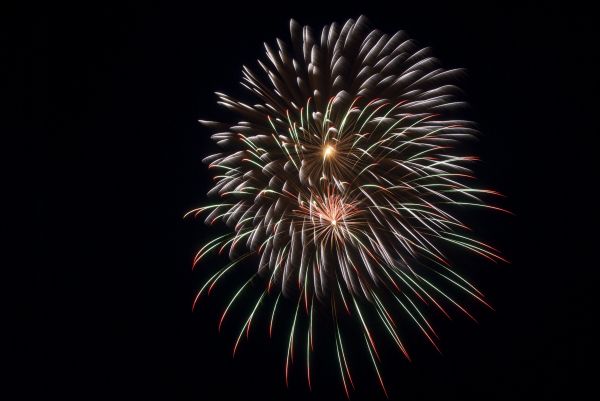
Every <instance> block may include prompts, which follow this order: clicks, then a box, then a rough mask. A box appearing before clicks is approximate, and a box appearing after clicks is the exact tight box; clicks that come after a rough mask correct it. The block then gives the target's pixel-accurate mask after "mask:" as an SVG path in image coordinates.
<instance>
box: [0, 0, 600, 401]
mask: <svg viewBox="0 0 600 401" xmlns="http://www.w3.org/2000/svg"><path fill="white" fill-rule="evenodd" d="M146 3H150V2H141V3H140V4H132V3H129V4H127V5H125V3H124V2H123V3H122V4H118V5H112V6H111V5H107V4H106V3H104V2H98V3H97V5H95V6H92V5H86V6H81V5H80V6H75V7H67V6H56V7H55V6H54V5H53V6H48V5H47V6H45V7H42V8H35V7H31V8H27V7H23V8H22V9H20V10H15V11H17V14H15V15H19V17H21V18H22V21H23V23H17V24H15V25H16V26H15V28H16V30H15V32H16V33H15V35H14V37H15V38H17V39H18V41H19V45H18V49H17V52H16V54H15V56H14V57H13V58H11V60H13V61H15V66H16V68H15V70H14V74H13V75H11V76H10V77H9V78H10V81H11V83H10V85H11V87H12V85H13V84H14V88H17V89H18V92H19V93H20V94H19V95H18V96H17V97H16V98H15V99H16V101H15V102H13V103H14V104H16V106H17V110H18V114H19V117H24V118H25V120H26V123H25V124H23V125H21V126H19V127H18V128H16V130H15V131H14V132H16V133H17V134H19V135H21V134H22V135H23V138H25V141H24V142H25V143H26V147H27V150H28V159H27V160H29V158H30V159H31V161H30V162H29V161H28V162H27V163H23V165H24V166H25V167H23V173H24V174H26V175H27V177H28V178H27V181H26V182H27V183H28V184H27V188H28V189H30V190H31V189H32V188H33V192H34V195H33V196H32V197H31V198H30V199H31V200H32V205H31V208H30V210H29V213H28V216H29V219H30V220H31V223H30V224H29V223H28V224H29V225H28V226H27V228H26V229H24V232H26V234H25V235H26V236H27V242H28V243H29V244H30V245H29V246H28V250H27V251H26V252H27V253H24V254H23V255H22V259H27V260H28V262H30V263H32V266H33V267H30V268H27V269H26V272H27V273H26V275H27V278H26V280H27V284H26V288H25V290H23V291H21V294H20V295H19V298H18V299H19V300H20V301H22V302H20V303H19V308H18V309H19V312H18V313H17V316H18V323H17V325H16V326H15V327H16V328H17V329H23V330H22V332H21V330H19V332H20V334H18V335H16V334H15V341H16V342H15V345H14V346H13V347H11V348H12V349H13V350H14V351H15V353H14V354H15V356H16V358H14V362H11V365H12V369H11V371H12V374H13V375H14V376H15V379H14V380H11V381H12V382H13V383H15V384H16V385H17V386H18V388H19V394H20V395H21V396H22V398H24V399H28V398H34V397H38V399H40V398H39V397H44V398H49V397H50V396H54V395H56V396H63V397H76V398H78V399H90V398H95V397H100V398H103V399H153V398H160V399H169V400H180V399H181V400H242V399H243V400H258V399H264V400H288V399H290V400H320V399H331V400H336V399H340V400H341V399H345V397H344V393H343V388H342V386H341V383H340V379H339V372H338V366H337V360H336V359H335V355H334V347H333V346H332V345H331V344H328V342H327V340H326V339H323V340H319V341H322V347H321V348H320V350H319V351H320V353H319V355H320V356H319V357H318V358H317V360H316V364H317V365H316V366H317V367H316V369H317V372H318V374H317V376H316V377H315V378H314V386H313V391H312V392H309V391H308V389H307V386H306V381H305V375H304V371H303V365H302V364H298V367H297V368H295V369H294V370H293V371H292V374H293V375H292V380H291V383H290V388H289V389H286V388H285V382H284V374H283V367H284V358H285V350H286V349H285V347H286V344H285V342H286V340H287V336H286V334H285V333H284V332H283V331H281V332H280V333H279V334H280V336H279V337H277V338H275V339H274V340H272V341H268V338H267V330H266V322H265V321H264V320H262V321H259V322H257V324H255V325H253V331H252V333H251V336H250V340H249V341H244V342H243V343H242V345H241V348H240V352H239V354H238V355H237V356H236V358H235V359H232V357H231V349H232V346H233V343H234V341H235V337H236V336H237V333H238V330H239V329H238V327H239V325H238V322H239V320H240V319H241V317H242V316H243V315H242V314H240V315H239V316H238V315H236V314H235V313H234V315H233V316H232V319H231V321H230V322H229V323H228V324H227V325H225V327H224V330H223V331H222V333H221V334H219V333H218V332H217V322H218V318H219V316H220V312H221V311H222V309H223V307H224V303H225V302H226V300H228V299H229V296H230V295H231V292H232V290H233V289H234V288H235V287H234V283H233V282H229V283H227V282H226V281H225V282H224V285H223V286H222V289H221V291H220V292H216V293H215V295H214V296H212V297H211V298H208V300H207V301H206V302H203V303H202V304H201V306H200V308H199V309H198V310H197V311H196V312H194V313H192V312H191V303H192V299H193V297H194V295H195V293H194V291H195V290H197V288H198V286H199V285H200V284H201V283H202V278H204V277H207V276H206V274H207V272H208V271H214V269H216V268H218V267H220V266H221V265H222V264H223V262H224V260H225V259H223V260H218V259H213V260H212V261H213V262H214V263H213V265H209V266H203V267H201V268H200V269H199V270H200V271H199V272H195V273H192V272H191V260H192V257H193V255H194V251H195V250H196V249H197V248H198V247H199V246H200V245H201V244H203V243H204V242H205V240H206V239H207V238H210V237H212V236H214V234H215V232H219V230H220V229H219V228H218V227H217V228H215V229H214V230H213V228H210V227H207V226H205V225H204V224H203V222H202V220H201V219H198V220H196V221H194V220H183V219H182V216H183V214H184V213H185V212H186V211H188V210H189V209H191V208H193V207H196V206H198V205H200V204H202V203H203V202H205V201H206V192H207V191H208V189H209V184H210V183H211V179H210V176H209V174H208V170H207V168H206V166H205V165H203V164H202V162H201V159H202V158H203V157H204V156H207V155H208V154H210V153H211V152H212V151H213V150H215V149H216V147H215V145H213V144H212V142H211V141H210V138H209V136H210V132H209V131H208V130H206V129H205V128H203V127H202V126H201V125H200V124H198V122H197V120H198V119H201V118H202V119H216V120H218V119H227V118H231V117H228V116H229V115H228V114H227V113H226V112H224V111H223V110H222V108H220V107H218V106H217V105H216V96H215V95H214V92H215V91H222V92H226V93H228V94H231V95H234V96H236V97H239V98H242V99H247V100H249V99H250V97H249V96H248V93H247V92H245V91H244V89H243V88H242V87H241V86H240V85H239V83H238V82H239V80H240V78H241V66H242V65H248V66H251V67H255V66H256V64H255V59H256V58H257V57H259V56H262V54H263V47H262V43H263V42H265V41H267V42H272V41H273V40H274V39H275V38H276V37H279V38H281V39H283V40H288V38H289V33H288V32H289V31H288V23H289V22H288V21H289V18H291V17H293V18H295V19H296V20H298V21H299V22H300V23H302V24H307V25H311V26H312V27H313V28H318V29H320V28H321V27H322V26H323V25H324V24H327V23H330V22H332V21H338V22H343V21H345V20H346V19H348V18H356V17H358V16H359V15H360V14H365V15H366V16H367V17H368V18H369V20H370V22H371V25H372V27H374V28H378V29H380V30H382V31H385V32H388V33H393V32H395V31H397V30H404V31H406V32H407V33H408V35H409V36H410V37H411V38H413V39H415V40H416V41H418V42H419V44H421V45H423V46H431V47H432V48H433V51H434V55H435V56H436V57H438V58H439V59H440V60H441V61H442V63H443V65H444V67H447V68H454V67H465V68H466V70H467V75H466V78H465V79H464V80H463V81H462V82H460V85H461V86H462V87H463V88H464V89H465V92H466V99H467V101H468V102H469V103H470V105H471V110H470V112H469V113H470V115H469V116H470V117H471V118H473V119H474V120H475V121H477V122H478V124H479V128H480V130H481V132H482V135H481V137H480V138H479V140H478V141H477V142H473V143H469V144H467V145H466V146H467V148H469V149H471V150H473V151H474V152H476V153H477V154H479V155H480V156H481V158H482V161H481V162H480V163H477V164H476V165H475V166H474V168H475V171H476V173H477V175H478V176H479V177H480V179H481V182H482V183H483V185H485V186H487V187H493V188H495V189H497V190H499V191H500V192H502V193H503V194H505V195H506V198H505V199H502V200H501V201H500V203H501V205H502V206H503V207H506V208H508V209H510V210H511V211H512V212H514V213H515V216H508V215H504V214H497V213H492V212H489V213H482V214H476V215H473V216H467V219H470V220H471V221H473V222H474V223H475V224H474V225H475V226H476V227H477V228H478V230H477V232H478V235H479V237H480V238H483V239H485V240H488V241H490V242H491V243H493V244H494V245H495V246H497V247H498V248H499V249H501V250H502V251H503V254H504V255H505V256H506V257H507V258H508V259H509V260H510V261H511V263H510V264H493V263H487V262H486V261H485V260H483V259H478V258H468V259H465V261H464V262H463V261H462V260H460V262H461V263H464V264H468V266H465V270H467V271H468V272H469V274H470V277H471V278H473V279H474V280H475V281H476V282H477V283H478V284H479V287H480V288H481V289H482V290H483V291H484V292H485V293H486V294H487V295H488V297H489V299H490V301H491V302H492V304H493V305H494V308H495V309H496V310H495V311H489V310H485V309H476V315H477V317H478V320H479V324H476V323H474V322H472V321H469V320H467V319H466V318H463V317H461V316H459V315H458V314H456V315H455V316H456V318H455V319H454V320H453V321H452V322H447V321H445V320H444V319H443V318H441V317H440V316H437V317H436V318H435V319H434V321H435V323H436V327H438V328H439V331H440V332H441V334H442V340H441V348H442V352H443V355H440V354H438V353H437V352H436V351H435V350H434V349H432V348H431V347H428V346H427V343H426V342H424V341H423V340H422V339H421V338H420V337H418V336H414V338H412V337H411V335H410V334H409V335H408V338H409V339H410V340H411V341H410V342H409V343H408V345H409V349H410V351H411V352H412V356H413V362H412V363H409V362H407V361H405V360H404V359H402V357H401V355H400V354H399V353H397V354H392V353H391V352H390V353H389V355H386V361H387V362H386V363H384V370H383V374H384V377H385V380H386V384H387V385H388V388H389V390H390V396H391V399H394V400H407V401H408V400H455V399H456V400H526V399H536V400H538V399H539V400H555V399H556V400H558V399H564V398H565V397H567V398H568V399H581V398H580V397H583V394H585V392H586V391H587V388H588V387H589V386H591V384H592V383H590V380H591V378H592V374H593V369H592V366H593V365H594V363H593V361H592V360H591V351H592V350H593V349H594V347H595V345H594V344H593V342H592V337H593V336H595V332H594V331H593V330H592V324H591V320H592V318H593V316H594V315H593V314H592V311H591V299H592V295H593V288H594V281H593V280H592V279H591V278H590V277H591V275H592V272H593V271H594V270H595V269H596V267H597V266H596V263H592V262H591V261H588V260H587V259H586V258H585V256H584V254H585V252H588V250H589V249H592V248H593V246H595V244H593V243H592V241H593V240H595V239H596V238H593V237H591V236H589V235H587V234H586V231H585V230H588V231H590V232H592V231H593V229H594V228H593V224H595V223H594V221H596V222H597V220H596V218H597V211H595V210H593V209H594V208H595V207H596V204H597V202H596V200H594V199H590V197H591V196H590V194H589V191H590V190H589V187H590V186H592V185H595V184H596V181H597V177H596V181H594V180H593V179H587V178H585V177H584V174H583V172H586V171H591V169H592V164H593V163H594V160H597V157H596V158H592V157H591V152H592V151H593V147H592V146H591V145H587V144H591V143H592V140H593V139H592V138H593V137H594V136H596V135H598V130H597V124H596V121H597V110H596V109H595V108H594V107H595V106H596V104H595V103H597V100H596V101H594V102H593V101H592V100H593V93H594V91H595V89H594V88H595V87H596V86H597V78H596V77H595V76H594V74H597V69H595V68H593V67H592V63H593V61H594V60H593V59H592V58H595V57H596V55H595V54H593V53H595V52H596V50H597V49H596V48H597V45H596V46H592V45H591V43H590V42H591V38H592V37H595V36H598V35H597V25H596V26H593V25H592V23H594V24H595V23H596V22H597V21H595V20H594V19H593V15H592V13H591V12H590V11H589V10H585V9H581V8H578V7H576V6H574V5H573V4H572V2H565V3H564V4H562V5H561V4H560V3H558V4H554V3H553V4H540V5H522V4H520V3H516V4H515V5H513V6H507V5H504V4H503V3H495V4H487V2H480V3H482V4H479V5H467V4H462V3H461V4H450V3H448V4H445V5H440V4H438V5H435V4H433V3H429V2H422V1H421V2H402V1H392V2H382V3H380V4H378V2H375V1H365V2H362V4H361V3H358V2H357V3H354V2H343V3H342V2H340V3H339V4H333V3H332V4H331V5H326V3H328V2H325V1H320V2H316V3H314V4H313V3H310V2H285V4H284V3H281V4H278V5H277V6H266V5H264V6H263V5H259V4H257V3H256V4H255V3H253V2H247V3H246V5H245V6H243V7H240V6H237V5H234V4H231V3H229V2H215V3H216V4H214V5H211V8H210V9H208V8H207V6H203V5H202V2H201V1H196V2H188V3H186V4H179V5H175V4H173V3H175V2H164V3H162V4H158V3H154V4H153V5H148V4H146ZM483 3H486V4H483ZM593 106H594V107H593ZM23 185H25V184H23ZM590 209H591V210H592V211H591V212H589V213H590V214H589V215H587V216H586V217H579V216H578V215H577V214H579V213H580V212H582V211H585V210H590ZM586 213H587V212H586ZM592 214H593V215H594V216H595V217H592ZM30 220H28V221H30ZM588 224H589V225H591V226H592V227H589V226H587V225H588ZM595 236H596V237H597V235H595ZM254 267H255V265H254V264H253V263H248V264H247V266H244V268H246V269H253V268H254ZM202 269H209V270H204V271H203V270H202ZM210 269H212V270H210ZM463 271H464V270H463ZM265 313H267V312H266V311H265ZM236 317H237V318H238V320H237V321H236ZM323 318H324V316H323ZM320 345H321V344H320ZM330 345H331V346H330ZM360 351H361V352H356V357H355V360H354V362H355V363H356V364H357V365H358V366H361V365H366V364H367V363H369V362H368V360H367V359H366V358H365V357H366V354H365V353H364V352H365V350H364V349H363V350H360ZM358 370H359V372H360V374H359V377H357V378H356V379H357V380H356V381H357V384H358V386H357V391H356V392H355V393H354V395H353V397H352V399H355V400H363V399H383V395H382V393H381V391H380V389H379V387H378V385H377V381H376V376H375V375H374V373H373V372H372V371H370V370H368V369H364V371H361V369H360V368H359V369H358Z"/></svg>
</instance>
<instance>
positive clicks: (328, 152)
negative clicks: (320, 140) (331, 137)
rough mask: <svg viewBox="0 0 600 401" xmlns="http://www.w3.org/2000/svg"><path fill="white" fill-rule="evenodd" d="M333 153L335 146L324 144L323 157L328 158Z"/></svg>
mask: <svg viewBox="0 0 600 401" xmlns="http://www.w3.org/2000/svg"><path fill="white" fill-rule="evenodd" d="M334 153H335V148H334V147H333V146H331V145H327V146H325V149H323V157H324V158H328V157H331V156H333V154H334Z"/></svg>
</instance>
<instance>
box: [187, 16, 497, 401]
mask: <svg viewBox="0 0 600 401" xmlns="http://www.w3.org/2000/svg"><path fill="white" fill-rule="evenodd" d="M290 31H291V43H290V44H289V45H288V44H286V43H284V42H283V41H281V40H279V39H277V41H276V47H275V48H273V47H271V46H269V45H267V44H265V49H266V56H267V61H260V60H259V61H258V63H259V65H260V68H261V70H262V74H261V75H259V74H255V73H254V72H252V71H251V70H250V69H248V68H246V67H244V68H243V80H242V85H243V86H244V87H245V88H246V89H248V90H249V91H250V92H251V93H252V94H253V97H254V101H253V102H254V103H253V104H246V103H243V102H241V101H238V100H236V99H234V98H232V97H230V96H228V95H226V94H223V93H217V96H218V98H219V101H218V103H219V104H220V105H222V106H224V107H226V108H227V109H229V110H231V111H232V112H233V114H234V116H235V117H234V118H235V119H236V120H235V121H236V122H235V123H219V122H213V121H201V122H202V123H203V124H204V125H206V126H207V127H209V128H210V129H213V130H215V131H216V133H215V134H214V135H213V136H212V138H213V139H214V140H215V141H216V143H217V144H218V145H219V146H221V147H222V148H223V152H222V153H217V154H215V155H212V156H210V157H208V158H206V159H205V161H206V162H207V163H209V168H211V169H214V170H215V171H217V174H216V175H215V184H214V187H213V188H212V189H211V190H210V192H209V196H219V197H220V200H219V201H218V202H217V203H214V204H210V205H206V206H203V207H200V208H198V209H194V210H192V211H190V212H189V213H188V214H191V215H199V214H201V213H207V217H206V222H207V223H209V224H212V223H214V222H216V221H222V222H224V223H225V224H227V226H229V227H231V228H232V230H231V233H230V234H225V235H223V236H220V237H217V238H215V239H213V240H212V241H209V242H208V243H207V244H205V245H204V246H203V247H202V248H201V249H200V250H199V252H198V254H197V255H196V257H195V260H194V266H196V265H197V264H198V263H199V262H200V260H201V259H203V258H204V257H205V256H206V255H208V254H209V253H211V252H213V251H219V252H222V251H224V250H228V251H229V255H230V258H231V263H230V264H228V265H227V266H225V267H223V268H222V269H220V270H218V271H216V272H215V273H214V274H213V275H212V276H210V278H209V279H208V280H207V281H206V282H205V284H204V285H203V286H202V287H201V288H200V290H199V291H198V294H197V296H196V299H195V300H194V305H195V304H196V302H197V301H198V299H199V298H200V296H201V295H202V294H203V293H205V292H209V291H210V290H211V289H212V288H213V287H214V286H215V285H216V283H217V282H218V281H219V280H220V279H221V278H222V277H224V276H225V275H226V274H227V273H228V272H230V271H231V270H232V269H235V268H236V267H237V266H239V265H240V263H241V262H242V261H243V260H245V259H247V258H250V257H251V256H254V257H255V259H256V260H257V261H258V268H257V269H256V273H255V274H254V275H252V277H250V278H249V280H248V281H246V283H243V284H242V285H240V286H239V287H238V288H237V290H236V291H234V294H233V297H232V298H231V299H230V301H229V302H228V304H227V306H226V308H225V311H224V313H223V315H222V317H221V320H220V322H219V326H220V325H221V324H222V323H223V321H224V319H225V317H226V316H227V314H228V312H229V310H230V309H231V308H232V307H233V305H234V304H235V301H236V300H237V299H239V297H240V295H241V294H242V293H243V292H244V290H245V289H246V288H247V287H248V285H249V283H250V282H252V281H253V280H263V281H264V283H265V286H264V290H263V291H261V293H260V294H259V296H258V299H257V300H256V302H255V304H254V305H253V308H251V310H250V313H249V316H248V318H247V320H245V321H244V324H243V326H242V328H241V331H240V333H239V336H238V338H237V341H236V343H235V346H234V353H235V350H236V349H237V347H238V345H239V342H240V339H241V337H242V335H243V333H244V332H246V333H248V332H249V329H250V324H251V322H252V320H253V318H254V316H255V315H256V314H257V313H258V310H259V307H260V305H262V304H265V303H267V302H268V301H269V300H271V301H270V302H272V306H271V309H270V312H269V313H268V315H269V316H270V326H269V331H270V332H271V331H272V329H273V322H274V320H275V316H276V311H277V305H278V304H279V302H280V296H281V295H282V294H283V295H284V296H285V297H287V298H294V299H297V303H296V308H295V314H294V315H293V316H292V317H291V322H290V334H289V341H288V350H287V358H286V363H285V378H286V382H287V380H288V371H289V369H290V364H291V357H292V356H293V352H294V347H295V344H296V343H297V342H298V341H299V339H298V335H299V331H300V329H299V326H300V320H302V317H306V323H304V325H305V326H306V372H307V380H308V384H309V386H310V385H311V375H310V361H311V358H310V355H311V352H312V348H313V347H312V339H313V335H314V334H313V333H314V330H315V325H316V324H315V322H314V319H313V313H314V309H315V308H317V307H320V306H325V308H323V309H324V310H326V311H327V310H329V311H331V313H330V316H331V318H332V319H333V321H334V324H335V327H337V328H336V332H335V333H332V336H333V337H334V338H335V346H336V349H337V355H338V362H339V366H340V378H341V382H342V385H343V388H344V391H345V392H346V394H347V395H348V396H349V391H350V387H353V386H354V382H353V380H352V376H351V373H350V368H349V363H348V361H347V354H348V353H347V350H346V349H345V348H344V345H343V344H344V342H343V339H342V334H341V332H342V330H340V325H339V318H340V316H341V315H342V314H348V315H349V316H352V317H353V318H354V319H355V321H356V329H357V330H359V331H360V332H362V336H364V340H365V345H366V349H367V351H368V354H369V356H370V358H371V361H372V363H373V367H374V370H375V373H376V376H377V378H378V381H379V383H380V385H381V387H382V389H383V391H384V392H385V393H386V395H387V390H386V387H385V385H384V381H383V376H382V372H381V371H380V369H379V362H380V358H381V356H380V354H379V353H378V351H377V345H376V344H377V343H376V342H377V339H378V338H380V337H382V334H383V335H384V336H387V337H388V338H389V339H390V340H391V341H392V342H393V343H394V344H395V345H396V346H397V347H398V349H399V350H400V351H401V352H402V354H404V355H405V356H406V357H407V358H409V354H408V351H407V349H406V347H405V345H404V344H403V342H402V340H401V338H400V335H399V333H398V327H399V326H400V325H402V324H403V322H411V323H412V325H414V327H415V328H416V329H417V330H419V331H421V332H422V334H423V335H424V337H425V338H426V339H427V341H429V342H431V344H433V346H434V347H436V348H437V347H438V345H437V334H436V332H435V330H434V329H433V326H432V324H431V323H430V321H429V319H428V318H427V317H426V315H425V313H424V312H423V311H424V309H426V308H431V307H433V308H435V309H438V310H439V311H441V313H443V314H444V315H446V316H449V313H450V312H449V311H447V308H448V306H451V307H453V308H455V309H457V310H458V311H461V312H462V313H464V314H466V315H467V316H469V317H471V318H472V315H471V313H470V312H469V311H468V310H467V307H466V306H465V305H463V304H462V301H459V300H458V299H457V297H455V296H453V295H452V294H453V293H456V292H461V293H463V295H467V296H468V297H470V298H471V299H473V300H474V301H476V302H479V303H482V304H484V305H487V306H489V305H488V303H487V302H486V301H485V299H484V296H483V294H482V293H481V292H480V291H479V290H478V289H477V288H475V287H474V286H473V285H472V284H470V283H469V282H468V281H467V280H466V279H464V278H463V277H461V276H460V275H459V274H458V273H457V271H456V269H455V268H454V267H453V266H452V265H451V263H450V261H449V260H448V258H447V257H446V255H445V252H444V250H445V249H448V246H454V247H459V248H461V249H463V250H465V251H469V252H473V253H475V254H478V255H480V256H482V257H484V258H487V259H489V260H492V261H496V260H503V259H502V257H501V256H499V255H498V252H497V251H496V250H495V249H494V248H492V247H491V246H489V245H487V244H485V243H483V242H482V241H479V240H477V239H475V238H473V237H472V236H471V234H470V229H469V228H468V227H467V226H466V225H465V224H464V223H462V222H461V221H460V220H459V219H458V217H457V211H458V210H460V209H465V208H469V207H483V208H492V209H497V210H502V209H500V208H498V207H496V206H492V205H488V204H487V203H485V202H484V200H483V199H482V197H484V196H494V195H498V193H497V192H495V191H493V190H488V189H477V188H474V187H473V186H472V185H471V183H472V182H473V180H474V177H473V175H472V173H471V171H470V170H469V168H468V167H467V165H468V164H469V163H470V162H472V161H473V160H476V158H475V157H474V156H470V155H466V154H463V153H462V152H461V151H460V145H461V142H462V141H463V140H464V139H467V138H469V137H471V136H473V135H475V134H476V130H475V129H474V124H473V123H472V122H471V121H468V120H466V119H464V118H461V110H462V107H463V106H464V103H463V102H462V101H460V100H459V95H460V90H459V88H458V87H457V86H455V84H454V83H453V82H454V80H455V78H456V75H457V74H459V73H460V70H445V69H443V68H441V67H440V66H439V63H438V61H437V60H436V59H435V58H433V57H432V56H431V54H430V50H429V49H428V48H420V47H419V46H417V45H416V44H415V43H414V42H413V41H412V40H410V39H408V38H407V37H406V35H405V34H404V33H402V32H398V33H396V34H394V35H387V34H384V33H382V32H380V31H378V30H371V29H369V28H368V24H367V22H366V20H365V18H364V17H362V16H361V17H360V18H358V19H357V20H356V21H354V20H349V21H347V22H346V23H344V24H343V25H339V24H337V23H333V24H331V25H329V26H325V27H324V28H323V30H322V31H321V33H320V35H318V36H315V35H313V33H312V30H311V29H310V28H309V27H301V26H300V25H299V24H298V23H296V22H295V21H294V20H292V21H291V23H290ZM265 78H266V80H265ZM461 299H462V298H461ZM301 306H303V307H302V308H301ZM367 310H368V311H370V312H371V313H370V314H367V313H366V312H367ZM367 315H369V316H371V315H372V316H373V317H374V318H375V319H378V320H379V321H380V323H381V324H382V327H384V328H385V331H384V332H383V333H374V332H373V330H372V329H371V328H370V327H371V326H370V324H369V320H370V318H369V317H368V316H367Z"/></svg>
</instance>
